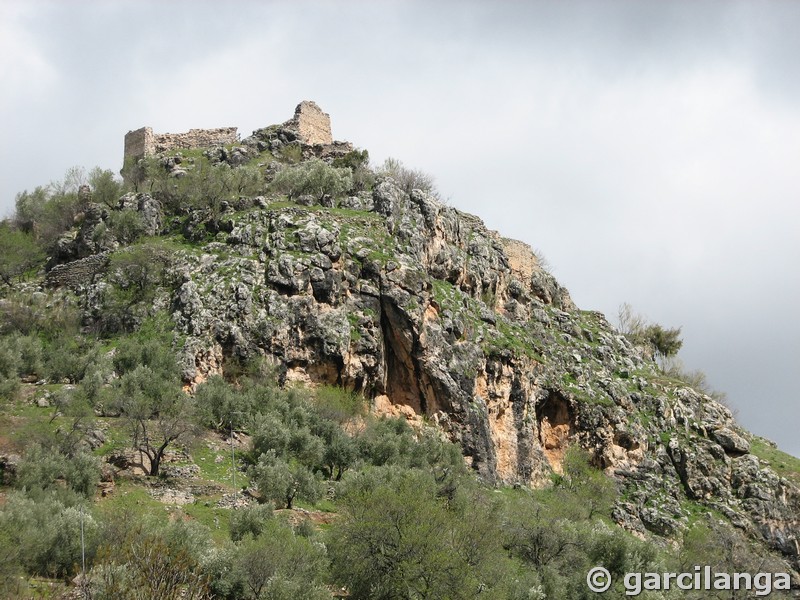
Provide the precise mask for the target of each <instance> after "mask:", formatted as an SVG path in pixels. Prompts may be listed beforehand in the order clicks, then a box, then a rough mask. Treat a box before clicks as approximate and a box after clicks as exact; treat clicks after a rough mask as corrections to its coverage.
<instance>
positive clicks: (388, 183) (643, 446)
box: [143, 179, 800, 569]
mask: <svg viewBox="0 0 800 600" xmlns="http://www.w3.org/2000/svg"><path fill="white" fill-rule="evenodd" d="M143 204H146V203H143ZM220 230H221V231H222V232H223V233H221V234H218V235H217V240H218V241H215V242H212V243H209V244H206V245H205V246H204V247H203V248H202V249H201V250H200V251H196V252H185V253H184V254H183V257H182V259H181V267H180V269H181V277H182V283H181V284H180V287H179V288H178V291H177V293H176V294H175V296H174V298H173V299H172V301H173V310H174V313H173V317H174V320H175V321H176V323H177V324H178V326H179V328H180V330H181V331H182V332H183V333H184V334H185V340H186V341H185V344H184V346H183V349H182V356H183V364H184V377H185V378H186V380H187V381H189V382H194V383H197V382H200V381H203V380H204V379H205V378H207V377H208V376H209V375H211V374H213V373H217V372H220V371H221V370H223V369H224V368H225V364H226V360H228V359H229V358H231V357H242V358H247V357H252V356H255V355H265V356H267V357H268V358H269V359H270V360H271V361H273V362H274V363H275V364H276V365H277V366H278V370H279V373H280V376H281V377H282V378H283V379H284V380H285V381H304V382H309V383H328V384H338V385H342V386H345V387H347V388H351V389H355V390H360V391H361V392H363V393H364V394H365V395H366V396H367V397H369V398H372V399H373V400H374V405H375V406H376V410H382V411H386V412H393V413H395V414H405V415H406V416H408V417H410V418H421V417H424V418H425V419H427V420H429V421H431V422H433V423H436V424H437V425H438V426H439V427H441V429H442V430H443V431H445V432H446V433H447V435H448V436H449V437H450V438H451V439H452V440H454V441H457V442H458V443H460V444H461V446H462V448H463V451H464V455H465V458H466V460H467V461H468V462H470V463H471V464H472V466H473V467H474V468H475V469H476V471H477V472H478V473H479V474H480V475H481V476H482V477H483V478H485V479H486V480H488V481H497V482H505V483H521V484H525V485H532V486H539V485H543V484H545V483H546V482H547V481H548V478H549V475H550V474H551V473H552V472H559V470H560V469H561V462H562V460H563V456H564V451H565V448H566V447H567V446H568V445H570V444H580V445H581V446H583V447H584V448H586V449H588V450H590V452H591V453H592V455H593V456H594V458H595V461H596V463H597V464H598V465H599V466H601V467H602V468H604V469H606V470H607V472H608V473H609V474H611V475H614V476H615V477H617V478H618V479H619V481H620V482H621V486H622V490H623V494H622V496H621V498H624V500H620V501H619V502H618V504H617V506H616V509H615V513H614V517H615V519H616V520H617V521H618V522H619V523H620V524H622V525H623V526H625V527H627V528H628V529H631V530H634V531H640V532H645V531H651V532H655V533H657V534H659V535H666V536H671V535H673V534H677V533H679V532H680V531H681V529H682V528H683V527H684V526H685V523H686V522H687V519H688V517H689V513H690V511H691V510H692V507H696V506H697V505H698V504H700V505H703V506H706V507H709V508H713V509H715V510H717V511H719V512H721V513H723V514H724V515H726V516H727V517H728V518H729V519H731V520H732V522H733V523H734V524H736V525H737V526H738V527H740V528H742V529H744V530H746V531H748V532H750V533H751V534H753V535H754V536H756V537H760V538H762V539H763V540H764V541H765V542H766V543H767V544H768V545H769V546H770V547H771V548H773V549H776V550H779V551H780V552H781V553H783V554H784V556H785V557H786V558H787V559H788V560H789V562H790V563H791V564H793V566H794V568H795V569H797V568H798V567H800V562H798V534H799V533H800V492H799V491H798V489H797V487H795V486H794V485H793V484H792V483H791V482H789V481H788V480H786V479H783V478H781V477H779V476H778V475H777V474H776V473H775V472H774V471H773V470H771V469H770V467H769V466H768V465H767V464H766V463H765V462H764V461H762V460H760V459H759V458H757V457H756V456H755V455H753V454H751V453H750V442H749V441H748V440H750V439H751V437H750V436H749V434H747V433H746V432H744V431H741V430H740V429H739V428H738V426H737V425H736V423H735V422H734V420H733V418H732V416H731V413H730V411H729V410H728V409H727V408H726V407H724V406H723V405H721V404H719V403H717V402H715V401H714V400H712V399H711V398H710V397H708V396H706V395H704V394H702V393H700V392H698V391H696V390H694V389H692V388H691V387H689V386H687V385H686V384H683V383H681V382H680V381H676V380H671V379H669V378H666V377H664V376H663V375H662V374H661V373H660V372H659V371H658V369H657V368H656V366H655V364H654V363H653V362H652V360H651V359H649V358H648V357H647V356H646V355H645V354H644V353H643V352H642V350H641V349H637V348H635V347H633V346H632V345H631V344H630V342H629V341H628V340H627V339H626V338H625V337H624V336H622V335H621V334H619V333H618V332H617V331H616V330H615V329H614V328H612V327H611V326H610V325H609V324H608V322H607V321H606V319H605V318H604V317H603V315H601V314H599V313H595V312H586V311H581V310H579V309H578V308H576V307H575V306H574V304H573V302H572V301H571V299H570V297H569V294H568V293H567V291H566V290H565V289H564V288H563V287H561V286H560V285H559V284H558V283H557V282H556V281H555V279H554V278H553V277H552V276H551V275H550V274H549V273H547V272H546V271H545V270H544V269H543V268H542V267H541V265H540V264H539V262H538V260H537V258H536V256H535V255H534V254H533V253H532V252H531V250H530V249H529V248H528V247H527V246H525V245H524V244H522V243H520V242H516V241H512V240H507V239H504V238H502V237H500V236H499V235H498V234H497V233H495V232H492V231H489V230H487V229H486V228H485V227H484V225H483V224H482V222H481V221H480V220H479V219H477V218H476V217H474V216H471V215H467V214H464V213H461V212H459V211H457V210H455V209H453V208H451V207H448V206H444V205H442V204H441V203H439V202H438V201H437V200H436V199H435V198H433V197H431V196H429V195H427V194H425V193H423V192H421V191H419V190H414V191H413V192H412V193H411V194H406V193H404V192H403V191H402V190H401V189H400V188H399V187H398V185H397V184H396V183H395V182H394V181H392V180H391V179H385V180H383V181H379V183H378V184H377V185H376V186H375V188H374V191H373V192H372V193H369V194H366V193H365V194H362V195H360V196H358V197H356V196H354V197H350V198H347V199H345V200H343V201H342V202H341V203H340V205H339V206H338V207H337V208H330V207H322V206H313V205H312V206H299V205H287V203H282V204H277V203H276V204H273V205H269V204H267V203H266V202H261V207H260V208H255V209H251V210H245V211H241V212H233V211H228V212H227V213H226V214H224V215H223V217H222V219H221V222H220Z"/></svg>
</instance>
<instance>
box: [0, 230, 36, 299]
mask: <svg viewBox="0 0 800 600" xmlns="http://www.w3.org/2000/svg"><path fill="white" fill-rule="evenodd" d="M42 262H44V253H43V252H42V251H41V250H40V249H39V246H38V245H37V244H36V241H35V240H34V238H33V236H32V235H31V234H29V233H25V232H24V231H20V230H16V229H13V228H12V227H11V224H10V223H9V222H8V221H2V222H0V280H2V281H3V283H5V284H6V285H7V286H11V284H12V282H13V280H14V278H17V279H19V280H22V276H23V275H24V274H25V273H26V272H27V271H29V270H30V269H32V268H33V267H35V266H37V265H40V264H41V263H42Z"/></svg>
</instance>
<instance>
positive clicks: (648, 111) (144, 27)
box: [0, 0, 800, 456]
mask: <svg viewBox="0 0 800 600" xmlns="http://www.w3.org/2000/svg"><path fill="white" fill-rule="evenodd" d="M798 31H800V3H797V2H767V1H761V2H747V3H738V2H721V1H715V2H708V3H705V2H702V1H697V0H692V1H691V2H685V3H683V2H674V1H673V2H645V1H642V0H633V1H630V2H605V1H599V0H592V1H587V2H563V1H559V2H555V1H553V2H547V3H534V2H526V3H523V2H498V1H493V2H484V3H477V2H476V3H469V2H464V1H459V2H452V3H447V2H437V3H433V2H418V3H417V2H375V1H370V2H332V1H329V2H324V3H322V2H321V3H311V2H297V1H294V2H286V3H266V2H264V3H261V2H255V1H250V2H245V1H241V2H222V1H216V2H200V1H197V0H195V1H192V2H178V1H173V2H146V1H142V0H137V1H135V2H120V1H118V2H110V1H107V2H100V1H97V2H79V1H77V0H75V1H71V2H63V1H59V2H53V3H45V2H37V1H30V0H29V1H26V2H21V1H15V0H0V132H1V135H2V144H1V145H0V214H9V213H10V212H11V211H12V210H13V202H14V196H15V194H16V193H17V192H19V191H21V190H23V189H32V188H33V187H35V186H36V185H39V184H45V183H47V182H49V181H51V180H55V179H59V178H61V177H62V176H63V174H64V172H65V171H66V170H67V168H69V167H71V166H73V165H82V166H85V167H87V168H90V167H92V166H95V165H99V166H101V167H104V168H109V169H113V170H114V171H118V170H119V168H120V166H121V162H122V149H123V136H124V134H125V132H127V131H128V130H130V129H136V128H138V127H141V126H144V125H149V126H152V127H153V128H154V130H155V131H156V132H179V131H185V130H187V129H189V128H192V127H217V126H228V125H233V126H238V127H239V130H240V132H241V133H242V134H243V136H246V135H248V134H249V133H250V132H251V131H252V130H254V129H256V128H258V127H262V126H266V125H269V124H272V123H279V122H282V121H284V120H286V119H287V118H289V117H290V116H291V115H292V112H293V110H294V107H295V105H296V104H297V103H298V102H299V101H300V100H303V99H310V100H315V101H316V102H317V103H318V104H320V105H321V106H322V108H323V109H324V110H325V111H326V112H328V113H330V115H331V118H332V123H333V133H334V137H336V138H337V139H346V140H348V141H351V142H353V143H354V144H355V145H357V146H359V147H362V148H366V149H368V150H369V152H370V156H371V157H372V159H373V163H378V162H382V161H383V159H385V158H386V157H388V156H394V157H397V158H399V159H401V160H403V161H404V162H405V163H406V164H407V165H409V166H412V167H415V168H421V169H423V170H425V171H427V172H429V173H431V174H432V175H434V176H435V178H436V181H437V184H438V187H439V189H440V191H441V194H442V196H443V197H444V198H446V199H448V201H449V202H450V203H451V204H452V205H454V206H456V207H457V208H460V209H462V210H465V211H468V212H471V213H475V214H477V215H479V216H480V217H482V218H483V219H484V221H485V222H486V223H487V225H488V226H489V227H491V228H493V229H497V230H499V231H500V232H501V233H502V234H503V235H505V236H507V237H514V238H518V239H521V240H524V241H525V242H528V243H529V244H531V245H532V246H533V247H534V248H536V249H538V250H539V251H541V253H543V254H544V255H545V256H546V257H547V259H548V262H549V263H550V265H551V267H552V270H553V272H554V274H555V275H556V276H557V277H558V278H559V280H560V282H561V283H562V284H563V285H565V286H566V287H567V288H569V290H570V291H571V293H572V296H573V298H574V300H575V301H576V302H577V304H578V305H579V306H580V307H581V308H584V309H594V310H601V311H603V312H605V313H606V314H607V315H609V318H610V319H611V320H612V321H614V320H615V315H616V313H617V309H618V307H619V305H620V304H621V303H622V302H628V303H630V304H631V305H633V307H634V308H635V309H637V310H638V311H639V312H641V313H643V314H644V315H646V316H647V317H648V318H650V319H651V320H653V321H656V322H658V323H661V324H663V325H666V326H682V327H683V334H684V335H683V337H684V349H683V350H682V351H681V357H682V359H683V361H684V363H685V364H686V365H687V366H688V367H689V368H692V369H701V370H703V371H705V372H706V373H707V374H708V377H709V380H710V382H711V384H712V385H713V386H714V387H716V388H718V389H720V390H722V391H724V392H726V393H727V394H728V397H729V401H730V403H731V404H732V405H733V406H734V407H735V408H736V409H738V411H739V419H740V422H741V423H742V424H743V425H744V426H746V427H747V428H749V429H750V430H752V431H754V432H755V433H758V434H761V435H764V436H767V437H769V438H770V439H773V440H775V441H777V442H778V443H779V444H780V446H781V447H782V448H783V449H784V450H787V451H789V452H792V453H793V454H795V455H797V456H800V436H798V435H797V432H798V429H800V402H799V401H800V397H798V396H799V394H798V386H797V383H796V378H797V375H798V373H800V368H799V367H800V311H799V310H798V306H797V304H798V299H800V276H799V275H800V269H798V266H797V264H798V259H800V225H798V222H799V221H800V219H799V218H798V217H800V202H798V200H799V198H798V194H800V68H798V64H797V61H798V57H800V35H798V33H797V32H798Z"/></svg>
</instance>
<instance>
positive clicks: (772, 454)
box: [750, 437, 800, 485]
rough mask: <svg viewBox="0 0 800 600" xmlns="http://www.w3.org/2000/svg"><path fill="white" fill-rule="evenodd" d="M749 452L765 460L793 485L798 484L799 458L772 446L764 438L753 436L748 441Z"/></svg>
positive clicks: (799, 480) (799, 473)
mask: <svg viewBox="0 0 800 600" xmlns="http://www.w3.org/2000/svg"><path fill="white" fill-rule="evenodd" d="M750 452H752V453H753V454H755V455H756V456H757V457H758V458H760V459H762V460H765V461H767V462H768V463H769V464H770V466H771V467H772V468H773V470H774V471H775V472H776V473H777V474H778V475H780V476H781V477H785V478H786V479H788V480H789V481H791V482H792V483H794V484H795V485H800V459H799V458H797V457H795V456H792V455H791V454H787V453H786V452H782V451H781V450H778V449H777V448H773V447H772V446H771V445H770V444H769V443H767V441H766V440H764V439H762V438H758V437H754V438H753V440H752V441H751V442H750Z"/></svg>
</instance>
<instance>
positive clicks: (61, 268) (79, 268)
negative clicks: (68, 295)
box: [45, 252, 109, 289]
mask: <svg viewBox="0 0 800 600" xmlns="http://www.w3.org/2000/svg"><path fill="white" fill-rule="evenodd" d="M108 254H109V253H108V252H101V253H100V254H93V255H92V256H87V257H86V258H81V259H79V260H73V261H72V262H69V263H66V264H63V265H57V266H55V267H53V268H52V269H51V270H50V272H49V273H48V274H47V276H46V278H45V283H46V284H47V285H48V286H50V287H64V286H66V287H69V288H73V289H75V288H79V287H81V286H84V285H87V284H89V283H91V282H92V280H93V279H94V277H95V275H97V274H98V273H102V272H103V271H104V270H105V269H106V267H107V266H108Z"/></svg>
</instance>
